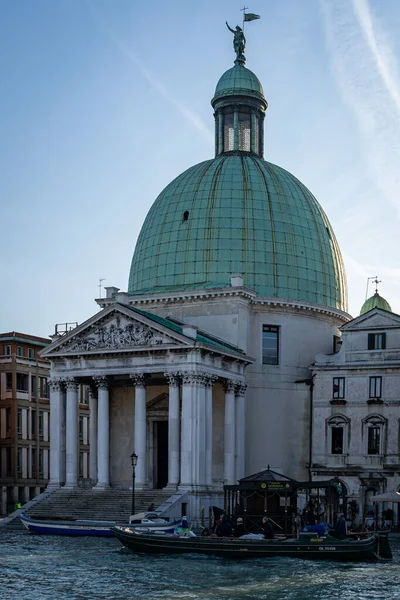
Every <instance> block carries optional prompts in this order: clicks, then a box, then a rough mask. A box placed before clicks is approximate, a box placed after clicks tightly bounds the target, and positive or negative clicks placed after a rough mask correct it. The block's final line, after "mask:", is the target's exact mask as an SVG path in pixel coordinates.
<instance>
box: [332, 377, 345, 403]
mask: <svg viewBox="0 0 400 600" xmlns="http://www.w3.org/2000/svg"><path fill="white" fill-rule="evenodd" d="M344 382H345V378H344V377H334V378H333V389H332V397H333V399H334V400H343V398H344V387H345V386H344Z"/></svg>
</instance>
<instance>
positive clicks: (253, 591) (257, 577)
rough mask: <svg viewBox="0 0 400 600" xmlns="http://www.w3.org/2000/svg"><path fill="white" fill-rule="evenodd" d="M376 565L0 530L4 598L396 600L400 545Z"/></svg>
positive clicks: (1, 592)
mask: <svg viewBox="0 0 400 600" xmlns="http://www.w3.org/2000/svg"><path fill="white" fill-rule="evenodd" d="M393 550H394V559H393V561H391V562H377V563H354V564H349V563H334V562H328V561H325V562H323V561H322V562H311V561H301V560H297V559H290V558H285V559H282V558H275V559H255V560H242V561H234V560H227V559H222V558H212V557H206V556H197V555H187V556H183V557H182V556H166V555H165V556H163V555H160V556H145V555H135V554H132V553H130V552H127V551H125V550H124V549H122V548H121V546H120V544H119V542H118V541H117V540H115V539H112V538H111V539H107V538H105V539H100V538H97V539H96V538H75V539H74V538H61V537H56V536H38V537H35V536H31V535H29V534H26V533H22V532H21V533H19V532H18V533H0V598H1V599H4V600H6V599H7V600H14V599H15V600H46V599H47V598H49V599H50V598H51V600H66V599H68V600H97V599H99V600H100V599H107V600H109V599H112V600H127V599H136V598H141V599H143V600H146V599H150V598H151V599H153V598H154V599H163V600H168V599H172V598H174V599H176V598H180V599H185V600H186V599H202V600H207V599H210V600H211V599H212V600H219V599H221V600H227V599H228V598H229V599H232V600H243V599H257V600H263V599H267V600H293V599H295V600H309V599H311V598H312V599H313V600H334V599H335V600H337V599H339V598H340V599H343V598H348V599H349V600H367V598H368V600H371V599H372V600H380V599H382V600H388V599H390V600H392V599H393V600H395V599H396V598H399V599H400V591H399V590H400V569H399V562H400V548H399V547H398V546H397V547H396V544H393Z"/></svg>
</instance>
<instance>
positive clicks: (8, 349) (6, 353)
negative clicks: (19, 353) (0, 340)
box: [3, 346, 11, 356]
mask: <svg viewBox="0 0 400 600" xmlns="http://www.w3.org/2000/svg"><path fill="white" fill-rule="evenodd" d="M3 352H4V356H11V346H4V349H3Z"/></svg>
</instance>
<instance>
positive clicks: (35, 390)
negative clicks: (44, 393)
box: [31, 375, 37, 398]
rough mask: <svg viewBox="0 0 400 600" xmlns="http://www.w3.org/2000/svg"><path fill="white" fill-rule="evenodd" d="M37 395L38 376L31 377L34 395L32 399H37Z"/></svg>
mask: <svg viewBox="0 0 400 600" xmlns="http://www.w3.org/2000/svg"><path fill="white" fill-rule="evenodd" d="M36 393H37V381H36V375H32V376H31V394H32V398H36Z"/></svg>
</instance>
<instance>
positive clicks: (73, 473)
mask: <svg viewBox="0 0 400 600" xmlns="http://www.w3.org/2000/svg"><path fill="white" fill-rule="evenodd" d="M65 384H66V386H67V409H66V445H65V454H66V461H65V462H66V464H65V487H66V488H69V489H72V488H76V487H78V382H77V381H76V379H74V378H71V379H67V380H66V381H65Z"/></svg>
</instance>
